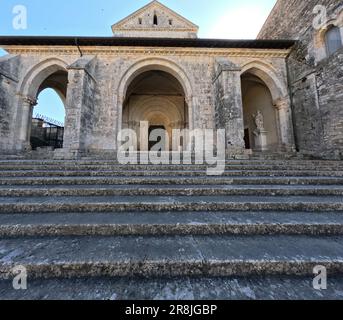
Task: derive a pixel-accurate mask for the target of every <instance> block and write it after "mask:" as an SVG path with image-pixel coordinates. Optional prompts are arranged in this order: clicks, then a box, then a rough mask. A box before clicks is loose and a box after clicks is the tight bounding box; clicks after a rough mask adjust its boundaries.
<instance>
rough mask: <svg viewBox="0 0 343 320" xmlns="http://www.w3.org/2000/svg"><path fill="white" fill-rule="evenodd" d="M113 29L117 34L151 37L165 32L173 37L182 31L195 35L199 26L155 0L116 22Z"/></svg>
mask: <svg viewBox="0 0 343 320" xmlns="http://www.w3.org/2000/svg"><path fill="white" fill-rule="evenodd" d="M155 16H156V17H155ZM112 31H113V33H114V35H115V36H116V35H117V36H125V35H126V36H137V35H140V36H147V37H149V36H155V35H154V33H156V34H161V35H162V36H163V32H164V33H165V35H166V36H167V35H168V34H169V35H171V37H173V35H175V36H176V35H177V34H178V33H180V32H188V33H190V34H192V35H191V37H195V36H196V34H197V32H198V26H197V25H195V24H194V23H192V22H190V21H189V20H187V19H186V18H184V17H182V16H181V15H179V14H178V13H176V12H175V11H173V10H171V9H169V8H168V7H166V6H165V5H163V4H161V3H160V2H158V1H156V0H155V1H152V2H150V3H149V4H147V5H146V6H144V7H143V8H141V9H139V10H137V11H136V12H134V13H132V14H131V15H129V16H128V17H126V18H124V19H122V20H120V21H119V22H117V23H115V24H114V25H113V26H112ZM130 31H131V32H132V34H131V33H130ZM139 32H141V34H140V33H139ZM144 33H145V34H144ZM185 37H187V34H186V35H185Z"/></svg>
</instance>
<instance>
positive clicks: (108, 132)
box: [0, 1, 343, 158]
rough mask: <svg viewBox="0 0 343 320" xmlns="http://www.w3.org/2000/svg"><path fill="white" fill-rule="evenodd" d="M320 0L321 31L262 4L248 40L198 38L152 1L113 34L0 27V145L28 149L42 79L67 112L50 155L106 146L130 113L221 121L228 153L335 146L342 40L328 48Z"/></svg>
mask: <svg viewBox="0 0 343 320" xmlns="http://www.w3.org/2000/svg"><path fill="white" fill-rule="evenodd" d="M326 2H327V3H329V11H328V14H329V15H330V20H329V22H328V25H327V26H325V27H324V29H323V30H314V29H313V30H312V29H311V28H309V29H307V31H304V29H303V28H300V27H298V26H297V22H296V21H297V18H296V17H297V15H296V14H303V13H304V12H303V11H299V12H297V13H295V14H294V16H293V17H294V21H295V22H294V23H287V24H286V25H283V24H281V23H275V19H278V17H277V16H274V15H273V14H272V15H271V17H270V18H269V20H268V21H267V22H266V24H265V26H264V28H263V30H262V31H261V33H260V36H259V38H260V39H258V40H240V41H239V40H235V41H233V40H210V39H199V38H198V37H197V32H198V26H196V25H195V24H193V23H192V22H190V21H188V20H187V19H185V18H184V17H182V16H180V15H179V14H177V13H175V12H173V11H172V10H170V9H168V8H167V7H165V6H164V5H162V4H161V3H159V2H157V1H153V2H151V3H149V4H148V5H146V6H145V7H143V8H142V9H140V10H138V11H137V12H135V13H133V14H132V15H130V16H128V17H127V18H125V19H123V20H122V21H119V22H118V23H116V24H114V25H113V26H112V31H113V37H103V38H94V37H79V38H73V37H1V38H0V45H1V46H2V47H3V48H4V49H5V50H6V51H7V52H8V53H9V54H8V55H7V56H5V57H3V58H1V60H0V99H1V113H0V117H1V118H0V136H1V140H0V150H1V151H2V152H3V153H13V152H14V153H15V152H25V151H27V150H31V148H32V146H31V143H30V136H31V131H32V130H31V127H32V115H33V109H34V107H35V105H36V104H37V99H38V96H39V94H40V92H41V91H42V90H44V89H46V88H52V89H54V90H55V91H56V92H57V93H58V95H59V96H60V97H61V99H62V100H63V102H64V106H65V112H66V116H65V128H64V141H63V149H61V150H56V151H55V157H56V156H62V157H75V156H76V157H77V156H79V155H82V154H84V153H87V152H95V153H97V152H100V153H101V152H104V151H106V152H111V151H112V152H115V151H116V150H117V147H118V146H117V134H118V132H119V131H120V130H121V129H122V128H131V129H133V130H137V131H138V130H139V129H138V127H139V123H140V121H148V122H149V126H150V127H151V128H164V129H165V130H167V132H171V130H172V129H184V128H187V129H191V130H192V129H195V128H202V129H205V128H207V129H212V128H213V129H226V148H227V153H228V155H235V156H239V155H247V154H251V152H249V151H250V150H252V151H271V152H275V151H277V152H288V153H289V152H291V153H292V152H293V153H294V152H296V151H298V152H300V153H304V154H308V153H309V154H313V155H317V156H318V155H324V154H325V156H329V157H336V158H337V157H340V156H341V154H342V148H343V140H342V139H343V122H342V121H343V120H342V119H343V114H342V112H343V111H342V107H341V105H342V104H341V102H342V75H341V72H340V71H339V70H340V65H341V59H342V52H341V49H340V48H341V43H339V46H338V48H336V47H335V48H334V49H335V50H333V51H335V52H330V54H328V52H327V45H326V43H325V31H327V30H330V39H329V40H328V41H329V45H330V46H335V44H333V45H331V43H336V44H337V39H338V38H339V41H341V42H342V36H341V35H342V25H341V23H342V19H340V17H341V15H342V11H341V9H342V8H341V6H340V5H338V4H339V2H337V1H326ZM304 3H305V2H304ZM306 3H307V2H306ZM278 6H279V7H280V6H281V7H285V6H286V5H285V1H279V4H278ZM303 6H305V4H304V5H303ZM309 8H310V6H309ZM278 9H279V8H278V7H276V8H275V9H274V10H277V12H278V14H280V12H283V10H284V11H287V8H282V10H278ZM306 14H307V15H306V17H307V20H306V27H308V25H309V24H310V22H311V19H312V18H313V13H312V12H311V11H310V12H306ZM280 19H281V18H280ZM301 23H304V20H303V19H301ZM331 28H332V29H331ZM331 30H332V31H331ZM304 32H305V33H304ZM299 36H300V37H302V38H303V40H304V41H302V42H301V43H298V42H297V41H295V40H299ZM266 39H267V40H266ZM268 39H269V40H268ZM335 41H336V42H335ZM330 48H331V47H330ZM336 49H337V52H336ZM257 114H259V116H260V118H261V119H260V120H262V127H261V128H258V127H257V125H256V115H257ZM247 150H248V152H247Z"/></svg>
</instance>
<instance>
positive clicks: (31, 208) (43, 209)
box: [0, 202, 343, 214]
mask: <svg viewBox="0 0 343 320" xmlns="http://www.w3.org/2000/svg"><path fill="white" fill-rule="evenodd" d="M249 210H253V211H306V212H312V211H313V212H315V211H322V212H333V211H343V202H342V203H338V202H334V203H329V202H286V203H285V202H209V203H197V202H192V203H165V202H160V203H153V202H152V203H141V202H137V203H129V202H123V203H120V202H118V203H92V202H89V203H87V202H76V203H73V204H68V203H47V202H45V203H0V214H1V213H34V212H37V213H53V212H75V213H80V212H124V211H136V212H142V211H156V212H165V211H174V212H180V211H194V212H195V211H249Z"/></svg>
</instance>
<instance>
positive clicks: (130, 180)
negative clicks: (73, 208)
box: [0, 176, 343, 186]
mask: <svg viewBox="0 0 343 320" xmlns="http://www.w3.org/2000/svg"><path fill="white" fill-rule="evenodd" d="M219 184H221V185H258V186H260V185H343V177H263V176H261V177H256V176H255V177H221V176H213V177H209V176H198V177H168V176H161V177H156V176H149V177H114V176H112V177H2V178H1V179H0V185H3V186H9V185H10V186H13V185H23V186H25V185H30V186H37V185H43V186H50V185H68V186H70V185H95V186H97V185H156V186H160V185H219Z"/></svg>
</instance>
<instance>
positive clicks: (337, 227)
mask: <svg viewBox="0 0 343 320" xmlns="http://www.w3.org/2000/svg"><path fill="white" fill-rule="evenodd" d="M158 235H160V236H163V235H170V236H172V235H173V236H174V235H175V236H176V235H180V236H187V235H252V236H254V235H309V236H315V235H320V236H331V235H343V223H342V224H340V223H320V224H319V223H318V224H316V223H265V224H264V223H263V224H262V223H239V224H234V223H216V224H213V223H202V224H191V223H180V224H152V223H149V224H84V223H83V224H35V225H30V224H25V225H23V224H13V225H0V237H4V238H6V237H7V238H18V237H36V236H44V237H51V236H158Z"/></svg>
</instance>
